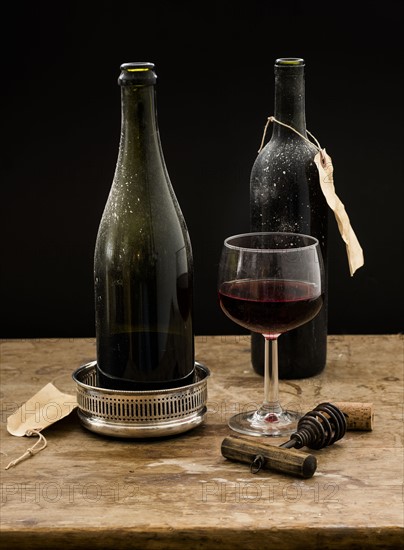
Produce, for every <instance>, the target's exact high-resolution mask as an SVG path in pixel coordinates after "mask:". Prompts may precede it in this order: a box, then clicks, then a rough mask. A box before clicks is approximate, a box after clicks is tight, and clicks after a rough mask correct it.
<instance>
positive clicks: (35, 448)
mask: <svg viewBox="0 0 404 550" xmlns="http://www.w3.org/2000/svg"><path fill="white" fill-rule="evenodd" d="M25 435H28V436H31V435H37V436H38V437H39V439H38V441H37V442H36V443H35V445H32V447H30V448H29V449H27V450H26V451H25V453H24V454H22V455H21V456H19V457H18V458H16V459H15V460H12V461H11V462H10V463H9V464H8V465H7V466H6V467H5V468H4V469H5V470H8V469H9V468H13V467H14V466H17V464H19V463H20V462H22V461H23V460H25V459H26V458H29V457H30V456H33V455H36V454H37V453H39V452H40V451H43V450H44V449H45V447H46V446H47V445H48V442H47V441H46V439H45V437H44V436H43V435H42V434H41V433H40V432H39V431H38V430H29V431H27V432H26V433H25ZM40 443H42V446H41V447H40V446H39V445H40Z"/></svg>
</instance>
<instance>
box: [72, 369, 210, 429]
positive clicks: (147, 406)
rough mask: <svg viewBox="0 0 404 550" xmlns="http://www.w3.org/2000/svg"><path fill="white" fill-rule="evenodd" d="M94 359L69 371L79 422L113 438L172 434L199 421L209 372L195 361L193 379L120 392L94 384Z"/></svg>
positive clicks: (201, 417) (203, 409) (204, 404)
mask: <svg viewBox="0 0 404 550" xmlns="http://www.w3.org/2000/svg"><path fill="white" fill-rule="evenodd" d="M96 365H97V362H96V361H91V363H87V364H85V365H82V366H81V367H80V368H78V369H77V370H76V371H75V372H74V373H73V380H74V381H75V382H76V386H77V403H78V416H79V419H80V421H81V423H82V425H83V426H84V427H85V428H87V429H88V430H91V431H92V432H96V433H98V434H102V435H111V436H115V437H128V438H129V437H138V438H143V437H163V436H168V435H176V434H180V433H183V432H186V431H188V430H191V429H192V428H195V427H196V426H199V424H201V423H202V422H203V419H204V416H205V414H206V402H207V396H208V391H207V383H208V378H209V376H210V371H209V369H208V368H206V367H205V366H204V365H202V364H201V363H198V362H195V381H194V382H193V383H192V384H189V385H188V386H182V387H179V388H172V389H166V390H152V391H121V390H109V389H105V388H100V387H97V385H96V384H97V379H96Z"/></svg>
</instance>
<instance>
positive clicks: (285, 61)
mask: <svg viewBox="0 0 404 550" xmlns="http://www.w3.org/2000/svg"><path fill="white" fill-rule="evenodd" d="M275 67H304V59H302V58H301V57H279V58H278V59H277V60H276V61H275Z"/></svg>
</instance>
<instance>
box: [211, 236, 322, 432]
mask: <svg viewBox="0 0 404 550" xmlns="http://www.w3.org/2000/svg"><path fill="white" fill-rule="evenodd" d="M323 279H324V268H323V261H322V257H321V252H320V246H319V242H318V240H317V239H315V238H314V237H311V236H308V235H301V234H296V233H269V232H267V233H245V234H242V235H234V236H232V237H228V238H227V239H226V240H225V241H224V244H223V250H222V256H221V259H220V265H219V281H218V292H219V301H220V306H221V308H222V310H223V311H224V313H225V314H226V315H227V316H228V317H229V318H230V319H231V320H232V321H234V322H235V323H237V324H239V325H241V326H242V327H244V328H246V329H248V330H250V331H253V332H258V333H260V334H262V335H263V337H264V338H265V371H264V401H263V403H262V405H261V406H260V408H259V409H258V410H255V411H249V412H242V413H239V414H237V415H235V416H233V417H232V418H231V419H230V421H229V426H230V428H232V429H233V430H235V431H237V432H240V433H243V434H248V435H257V436H261V435H268V436H283V435H287V434H289V433H291V432H292V431H294V430H295V429H296V426H297V422H298V420H299V418H300V416H301V415H300V414H299V413H298V412H294V411H289V410H284V409H283V408H282V406H281V404H280V402H279V389H278V337H279V336H280V335H281V334H282V333H284V332H286V331H288V330H291V329H294V328H296V327H298V326H300V325H303V324H304V323H307V322H308V321H310V320H311V319H313V317H315V316H316V315H317V313H318V312H319V311H320V309H321V306H322V304H323V296H324V281H323ZM270 343H271V346H272V364H271V368H270V366H269V344H270Z"/></svg>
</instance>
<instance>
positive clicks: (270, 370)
mask: <svg viewBox="0 0 404 550" xmlns="http://www.w3.org/2000/svg"><path fill="white" fill-rule="evenodd" d="M264 338H265V363H264V365H265V371H264V403H263V406H264V407H265V408H266V409H268V410H271V411H273V412H278V411H279V410H281V406H280V404H279V382H278V338H277V337H275V338H268V337H267V336H264ZM270 343H271V351H272V361H271V365H270V364H269V344H270Z"/></svg>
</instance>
